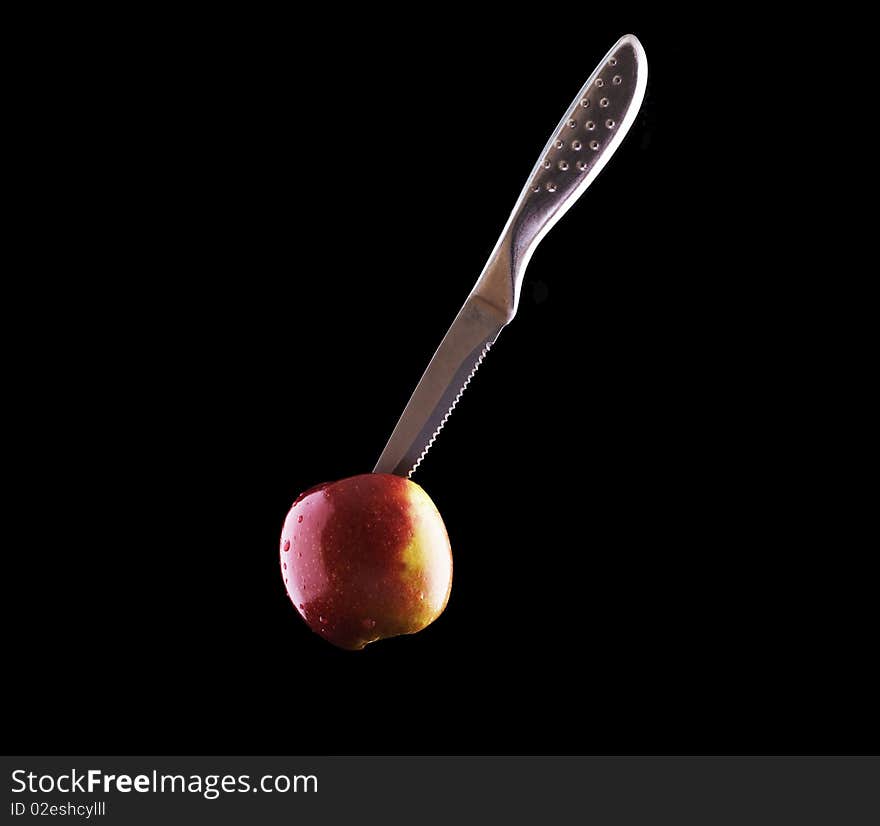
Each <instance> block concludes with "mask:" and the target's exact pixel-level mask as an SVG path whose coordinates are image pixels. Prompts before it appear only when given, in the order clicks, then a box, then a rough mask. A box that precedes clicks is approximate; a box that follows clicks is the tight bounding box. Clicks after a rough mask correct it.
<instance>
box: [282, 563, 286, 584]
mask: <svg viewBox="0 0 880 826" xmlns="http://www.w3.org/2000/svg"><path fill="white" fill-rule="evenodd" d="M283 565H284V570H285V571H286V570H287V563H286V562H285V563H283ZM284 581H285V582H287V580H286V579H285V580H284Z"/></svg>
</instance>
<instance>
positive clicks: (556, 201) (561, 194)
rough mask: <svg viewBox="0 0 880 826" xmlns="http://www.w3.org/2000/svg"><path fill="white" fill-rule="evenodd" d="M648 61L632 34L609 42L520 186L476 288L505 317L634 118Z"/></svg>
mask: <svg viewBox="0 0 880 826" xmlns="http://www.w3.org/2000/svg"><path fill="white" fill-rule="evenodd" d="M647 81H648V63H647V59H646V57H645V50H644V49H643V48H642V44H641V43H640V42H639V40H638V38H637V37H635V35H632V34H627V35H624V36H623V37H621V38H620V40H618V41H617V43H615V44H614V46H612V48H611V50H610V51H609V52H608V54H606V55H605V57H604V58H602V62H601V63H600V64H599V65H598V66H597V67H596V69H595V71H594V72H593V74H591V75H590V78H589V80H587V82H586V83H585V84H584V86H583V88H582V89H581V90H580V92H578V94H577V97H576V98H575V99H574V101H573V102H572V104H571V106H569V107H568V110H567V111H566V113H565V115H563V117H562V120H560V121H559V125H558V126H557V127H556V129H555V131H554V132H553V134H552V136H551V137H550V140H548V141H547V145H546V146H545V147H544V149H543V151H542V152H541V155H540V157H539V158H538V161H537V163H536V164H535V166H534V168H533V169H532V172H531V174H530V175H529V178H528V181H527V183H526V185H525V187H523V190H522V193H521V194H520V196H519V198H518V200H517V202H516V205H515V206H514V208H513V212H512V213H511V215H510V218H509V219H508V221H507V224H506V225H505V227H504V230H503V231H502V233H501V237H500V238H499V239H498V243H497V244H496V246H495V249H494V251H493V252H492V255H491V256H490V257H489V260H488V262H487V263H486V266H485V268H484V270H483V273H482V274H481V275H480V278H479V280H478V281H477V284H476V286H475V287H474V290H473V292H474V293H475V294H478V295H480V296H481V297H482V298H484V299H485V300H487V301H489V302H490V303H492V304H493V305H494V306H495V307H496V308H497V309H498V310H499V311H501V312H502V314H503V315H504V316H505V318H506V320H507V322H509V321H510V320H511V319H512V318H513V316H514V315H515V314H516V310H517V307H518V306H519V296H520V290H521V287H522V280H523V275H524V274H525V269H526V267H527V266H528V262H529V259H530V258H531V256H532V253H533V252H534V251H535V248H536V247H537V246H538V244H539V243H540V241H541V239H542V238H543V237H544V236H545V235H546V234H547V233H548V232H549V231H550V229H551V228H552V227H553V225H554V224H555V223H556V222H557V221H558V220H559V219H560V218H562V216H563V215H565V213H566V212H567V211H568V210H569V209H570V208H571V207H572V205H573V204H574V202H575V201H576V200H577V199H578V198H580V196H581V195H583V193H584V192H585V191H586V189H587V187H588V186H589V185H590V184H591V183H592V182H593V180H594V179H595V178H596V176H597V175H598V174H599V172H600V171H601V170H602V168H603V167H604V166H605V164H606V163H608V160H609V159H610V158H611V156H612V155H613V154H614V152H615V150H616V149H617V147H618V146H619V145H620V143H621V142H622V141H623V138H624V136H625V135H626V133H627V132H628V131H629V128H630V127H631V126H632V124H633V122H634V121H635V117H636V114H637V113H638V111H639V107H640V106H641V104H642V100H643V99H644V96H645V86H646V84H647Z"/></svg>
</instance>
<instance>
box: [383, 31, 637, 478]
mask: <svg viewBox="0 0 880 826" xmlns="http://www.w3.org/2000/svg"><path fill="white" fill-rule="evenodd" d="M647 80H648V64H647V61H646V58H645V50H644V49H643V48H642V44H641V43H639V41H638V38H636V37H635V36H634V35H631V34H627V35H624V36H623V37H621V38H620V40H618V41H617V43H615V44H614V46H612V48H611V50H610V51H609V52H608V54H606V55H605V57H604V58H602V62H601V63H600V64H599V65H598V66H597V67H596V69H595V71H594V72H593V74H592V75H590V79H589V80H588V81H587V82H586V83H585V84H584V86H583V88H582V89H581V90H580V92H578V95H577V97H576V98H575V99H574V102H573V103H572V104H571V106H569V108H568V111H567V112H566V113H565V115H564V116H563V118H562V120H561V121H559V125H558V126H557V127H556V130H555V131H554V132H553V135H552V136H551V138H550V140H549V141H547V145H546V146H545V147H544V150H543V151H542V152H541V155H540V157H539V158H538V162H537V163H536V164H535V167H534V169H532V173H531V175H529V178H528V181H527V183H526V185H525V187H524V188H523V190H522V192H521V193H520V196H519V198H518V199H517V202H516V205H515V206H514V208H513V212H512V213H511V214H510V218H509V219H508V220H507V224H505V226H504V229H503V230H502V232H501V237H500V238H499V239H498V243H497V244H496V245H495V249H494V250H493V251H492V254H491V255H490V256H489V260H488V261H487V262H486V266H485V267H484V268H483V272H482V273H481V274H480V277H479V279H478V280H477V283H476V285H475V286H474V288H473V290H472V291H471V294H470V295H469V296H468V299H467V301H465V303H464V306H463V307H462V308H461V310H459V313H458V315H457V316H456V317H455V321H453V322H452V326H451V327H450V328H449V330H448V331H447V333H446V335H445V336H444V338H443V341H442V342H441V343H440V346H439V347H438V348H437V352H436V353H434V356H433V358H432V359H431V361H430V363H429V364H428V367H427V369H426V370H425V372H424V375H423V376H422V378H421V380H420V381H419V383H418V385H417V386H416V389H415V390H414V391H413V394H412V396H411V397H410V400H409V402H408V403H407V405H406V407H405V408H404V411H403V414H402V415H401V417H400V420H399V421H398V422H397V426H396V427H395V428H394V432H393V433H392V434H391V438H390V439H389V440H388V443H387V444H386V445H385V449H384V450H383V451H382V455H381V456H380V457H379V461H378V462H377V463H376V467H375V468H374V469H373V472H374V473H393V474H396V475H398V476H406V477H407V478H409V477H410V476H412V474H413V472H414V471H415V470H416V468H417V467H418V466H419V464H421V462H422V460H423V459H424V458H425V454H426V453H427V452H428V450H429V449H430V447H431V445H433V444H434V440H435V439H436V438H437V434H438V433H439V432H440V430H441V429H442V428H443V425H444V424H446V420H447V419H448V418H449V415H450V414H451V413H452V411H453V410H454V409H455V406H456V404H458V400H459V399H460V398H461V395H462V393H464V391H465V389H466V388H467V386H468V384H469V382H470V380H471V379H472V378H473V376H474V373H476V371H477V368H478V367H479V366H480V364H481V363H482V361H483V358H484V357H485V356H486V353H488V352H489V348H490V347H491V346H492V344H493V343H494V342H495V340H496V339H497V338H498V335H499V334H500V333H501V331H502V330H503V329H504V327H505V326H506V325H507V324H509V323H510V322H511V321H512V320H513V317H514V316H515V315H516V310H517V307H518V306H519V296H520V289H521V287H522V280H523V275H524V274H525V270H526V267H527V266H528V263H529V259H530V258H531V257H532V253H533V252H534V251H535V247H537V246H538V244H539V243H540V241H541V239H542V238H543V237H544V236H545V235H546V234H547V232H549V230H550V228H551V227H552V226H553V225H554V224H555V223H556V222H557V221H558V220H559V219H560V218H561V217H562V216H563V215H565V213H566V212H567V211H568V210H569V209H570V208H571V206H572V205H573V204H574V202H575V201H576V200H577V199H578V198H579V197H580V196H581V195H582V194H583V193H584V191H585V190H586V188H587V187H588V186H589V185H590V184H591V183H592V182H593V180H594V179H595V177H596V176H597V175H598V174H599V172H600V171H601V170H602V168H603V167H604V166H605V164H606V163H608V159H609V158H610V157H611V156H612V155H613V154H614V151H615V150H616V149H617V147H618V146H620V143H621V141H622V140H623V138H624V136H625V135H626V133H627V132H628V131H629V128H630V127H631V126H632V124H633V121H634V120H635V117H636V114H637V113H638V111H639V107H640V106H641V105H642V100H643V98H644V96H645V85H646V83H647Z"/></svg>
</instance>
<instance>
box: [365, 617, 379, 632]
mask: <svg viewBox="0 0 880 826" xmlns="http://www.w3.org/2000/svg"><path fill="white" fill-rule="evenodd" d="M363 626H364V628H369V629H370V630H372V629H373V628H375V627H376V620H374V619H365V620H364V621H363Z"/></svg>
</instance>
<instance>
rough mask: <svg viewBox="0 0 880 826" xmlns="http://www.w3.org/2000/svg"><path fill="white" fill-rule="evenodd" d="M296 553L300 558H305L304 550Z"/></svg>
mask: <svg viewBox="0 0 880 826" xmlns="http://www.w3.org/2000/svg"><path fill="white" fill-rule="evenodd" d="M296 555H297V556H298V557H299V558H300V559H302V558H303V552H302V551H297V554H296Z"/></svg>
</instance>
